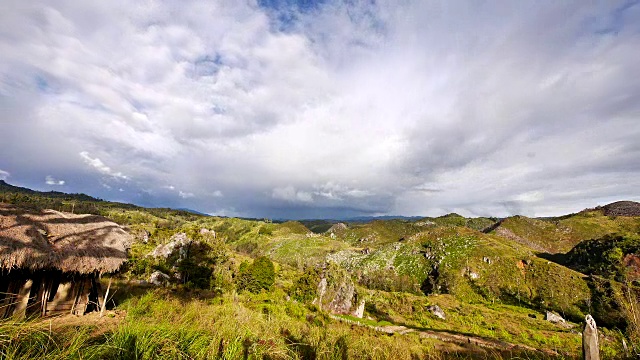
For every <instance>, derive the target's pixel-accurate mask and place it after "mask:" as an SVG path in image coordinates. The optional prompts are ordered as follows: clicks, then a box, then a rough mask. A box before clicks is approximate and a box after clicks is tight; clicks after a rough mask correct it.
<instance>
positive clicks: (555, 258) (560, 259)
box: [536, 253, 568, 266]
mask: <svg viewBox="0 0 640 360" xmlns="http://www.w3.org/2000/svg"><path fill="white" fill-rule="evenodd" d="M536 256H537V257H539V258H541V259H545V260H549V261H551V262H554V263H556V264H558V265H562V266H567V260H568V259H567V254H563V253H557V254H551V253H537V254H536Z"/></svg>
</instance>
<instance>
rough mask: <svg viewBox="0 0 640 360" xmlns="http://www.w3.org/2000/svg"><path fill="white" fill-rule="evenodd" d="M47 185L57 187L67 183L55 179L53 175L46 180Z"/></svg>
mask: <svg viewBox="0 0 640 360" xmlns="http://www.w3.org/2000/svg"><path fill="white" fill-rule="evenodd" d="M44 182H45V184H47V185H57V186H61V185H64V183H65V181H64V180H57V179H55V178H54V177H53V176H51V175H47V176H46V177H45V179H44Z"/></svg>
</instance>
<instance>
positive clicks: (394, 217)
mask: <svg viewBox="0 0 640 360" xmlns="http://www.w3.org/2000/svg"><path fill="white" fill-rule="evenodd" d="M422 218H424V216H402V215H384V216H356V217H350V218H344V219H338V220H337V221H345V222H371V221H375V220H407V221H417V220H420V219H422Z"/></svg>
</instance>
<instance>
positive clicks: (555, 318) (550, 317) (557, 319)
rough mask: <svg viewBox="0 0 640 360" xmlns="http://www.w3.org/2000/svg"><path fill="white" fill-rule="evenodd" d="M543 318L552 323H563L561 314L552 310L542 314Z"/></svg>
mask: <svg viewBox="0 0 640 360" xmlns="http://www.w3.org/2000/svg"><path fill="white" fill-rule="evenodd" d="M544 319H545V320H547V321H549V322H552V323H554V324H561V323H562V324H564V323H565V320H564V318H563V317H562V316H560V315H558V314H556V313H554V312H552V311H547V314H546V315H545V316H544Z"/></svg>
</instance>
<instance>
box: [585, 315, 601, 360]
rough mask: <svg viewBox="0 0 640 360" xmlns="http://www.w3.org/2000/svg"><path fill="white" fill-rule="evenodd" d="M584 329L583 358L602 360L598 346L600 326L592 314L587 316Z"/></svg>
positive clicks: (586, 359)
mask: <svg viewBox="0 0 640 360" xmlns="http://www.w3.org/2000/svg"><path fill="white" fill-rule="evenodd" d="M584 320H585V325H584V331H583V332H582V358H583V359H585V360H600V350H599V348H598V328H597V327H596V321H595V320H593V317H591V315H587V316H586V317H585V319H584Z"/></svg>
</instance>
